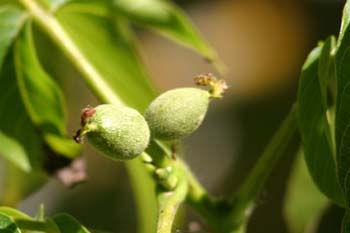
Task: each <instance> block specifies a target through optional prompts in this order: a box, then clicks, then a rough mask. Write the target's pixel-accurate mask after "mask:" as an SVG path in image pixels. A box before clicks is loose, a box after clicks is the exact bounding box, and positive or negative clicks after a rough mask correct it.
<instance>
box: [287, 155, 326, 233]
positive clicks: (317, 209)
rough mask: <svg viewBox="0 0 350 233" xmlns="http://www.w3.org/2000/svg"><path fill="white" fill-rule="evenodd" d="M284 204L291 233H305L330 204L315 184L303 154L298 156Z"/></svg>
mask: <svg viewBox="0 0 350 233" xmlns="http://www.w3.org/2000/svg"><path fill="white" fill-rule="evenodd" d="M284 203H285V204H284V216H285V218H286V221H287V223H288V227H289V230H290V232H291V233H303V232H305V230H306V229H307V227H308V226H309V225H311V224H312V223H313V221H315V220H316V219H317V218H318V217H319V216H320V213H321V211H322V209H324V208H325V206H326V205H327V203H328V201H327V198H326V197H325V196H324V195H323V194H322V193H321V192H320V191H319V189H318V188H317V187H316V186H315V184H314V183H313V180H312V179H311V177H310V174H309V173H308V170H307V167H306V164H305V161H304V159H303V154H302V153H300V154H299V155H298V157H297V160H296V161H295V164H294V167H293V169H292V172H291V174H290V177H289V181H288V187H287V194H286V198H285V201H284Z"/></svg>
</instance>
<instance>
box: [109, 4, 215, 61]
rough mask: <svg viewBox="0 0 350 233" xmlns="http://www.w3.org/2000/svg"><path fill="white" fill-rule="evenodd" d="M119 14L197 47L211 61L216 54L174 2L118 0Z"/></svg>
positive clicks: (182, 42) (189, 45)
mask: <svg viewBox="0 0 350 233" xmlns="http://www.w3.org/2000/svg"><path fill="white" fill-rule="evenodd" d="M114 3H115V7H116V10H117V13H118V14H122V15H124V16H125V17H126V18H128V19H130V20H131V21H135V22H136V23H139V24H140V25H143V26H146V27H149V28H151V29H153V30H155V31H157V32H159V33H161V34H162V35H164V36H166V37H169V38H170V39H173V40H175V41H176V42H178V43H180V44H182V45H185V46H187V47H189V48H191V49H194V50H195V51H197V52H198V53H200V54H201V55H202V56H204V57H205V58H206V59H208V60H209V61H216V60H217V55H216V53H215V51H214V50H213V49H212V48H211V47H210V45H209V44H208V43H207V42H206V41H205V40H204V39H203V37H202V36H201V35H200V33H199V32H198V31H197V30H196V28H195V27H194V26H193V24H192V22H191V20H190V19H189V18H188V17H187V16H186V14H185V13H184V12H183V11H182V10H181V9H180V8H179V7H177V6H176V5H175V4H173V3H172V2H170V1H167V0H134V1H130V0H115V1H114Z"/></svg>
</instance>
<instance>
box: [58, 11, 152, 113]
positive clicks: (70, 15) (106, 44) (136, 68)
mask: <svg viewBox="0 0 350 233" xmlns="http://www.w3.org/2000/svg"><path fill="white" fill-rule="evenodd" d="M76 10H77V8H75V7H74V4H68V5H67V6H65V7H63V8H62V9H61V10H60V11H58V13H57V16H58V19H59V21H60V22H61V23H62V25H63V27H64V28H65V29H66V30H67V32H68V34H69V35H70V37H71V38H72V39H73V41H74V42H75V45H76V46H77V47H78V48H79V50H80V52H81V53H82V54H83V55H84V56H85V58H87V59H88V61H89V65H91V66H93V67H91V68H89V69H94V70H97V72H98V73H99V75H101V76H102V78H103V81H104V82H105V83H106V84H107V85H108V87H109V88H111V89H112V90H113V91H114V94H115V95H117V96H119V98H120V99H121V100H122V101H123V102H125V103H126V104H127V105H130V106H132V107H134V108H136V109H138V110H140V111H143V110H144V109H145V108H146V106H147V105H148V104H149V103H150V101H151V100H152V99H153V98H154V97H155V91H154V90H153V88H152V87H151V85H150V83H149V81H148V76H147V74H146V72H145V70H144V68H143V66H142V64H141V62H140V61H139V57H138V54H137V52H136V50H135V47H134V45H133V39H132V37H130V36H131V35H130V34H129V32H128V29H127V27H126V26H127V25H126V24H124V23H123V22H117V23H116V24H114V23H113V20H112V19H111V18H110V17H103V16H98V15H95V14H90V13H86V12H78V11H76ZM106 91H107V90H106Z"/></svg>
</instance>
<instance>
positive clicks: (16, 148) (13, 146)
mask: <svg viewBox="0 0 350 233" xmlns="http://www.w3.org/2000/svg"><path fill="white" fill-rule="evenodd" d="M0 142H1V146H0V155H2V156H4V157H5V158H6V159H7V160H9V161H11V162H12V163H15V164H17V165H18V167H20V168H21V169H22V170H23V171H27V172H28V171H30V169H31V165H30V161H29V158H28V155H27V153H26V151H25V149H24V148H23V146H22V145H21V144H20V143H19V142H18V141H17V140H16V139H14V138H11V137H9V136H7V135H6V134H4V133H3V132H1V131H0Z"/></svg>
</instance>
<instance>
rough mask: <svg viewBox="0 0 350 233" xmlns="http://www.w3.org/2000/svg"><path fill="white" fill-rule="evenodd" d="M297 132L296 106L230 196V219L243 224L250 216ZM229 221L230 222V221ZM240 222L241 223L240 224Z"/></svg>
mask: <svg viewBox="0 0 350 233" xmlns="http://www.w3.org/2000/svg"><path fill="white" fill-rule="evenodd" d="M296 132H297V106H296V104H295V105H293V106H292V108H291V110H290V112H289V114H288V116H287V117H286V119H285V120H284V121H283V123H282V125H281V126H280V128H279V129H278V131H277V132H276V133H275V135H274V136H273V138H272V140H271V141H270V143H269V145H268V146H267V147H266V148H265V151H264V152H263V154H262V155H261V157H260V158H259V160H258V161H257V163H256V164H255V166H254V168H253V170H252V171H251V172H250V174H249V176H248V177H247V178H246V179H245V181H244V182H243V184H242V186H241V187H240V189H239V191H238V192H236V193H233V195H232V199H231V202H232V205H233V209H232V211H231V216H230V218H231V219H232V220H233V219H234V220H235V221H237V220H238V221H239V224H244V222H245V221H246V219H247V217H249V215H250V212H251V211H250V209H251V207H252V206H253V203H254V201H255V198H256V197H257V195H258V194H259V193H260V192H261V190H262V189H263V187H264V186H265V184H266V182H267V180H268V178H269V176H270V174H271V172H272V170H273V168H274V167H275V165H276V163H277V162H278V160H279V159H280V158H281V157H282V156H283V155H284V154H285V151H286V149H287V147H288V146H289V144H290V142H291V140H292V139H293V137H294V136H295V133H296ZM232 220H231V221H232ZM240 221H242V222H240Z"/></svg>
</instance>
